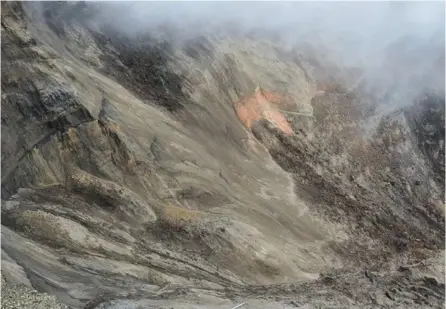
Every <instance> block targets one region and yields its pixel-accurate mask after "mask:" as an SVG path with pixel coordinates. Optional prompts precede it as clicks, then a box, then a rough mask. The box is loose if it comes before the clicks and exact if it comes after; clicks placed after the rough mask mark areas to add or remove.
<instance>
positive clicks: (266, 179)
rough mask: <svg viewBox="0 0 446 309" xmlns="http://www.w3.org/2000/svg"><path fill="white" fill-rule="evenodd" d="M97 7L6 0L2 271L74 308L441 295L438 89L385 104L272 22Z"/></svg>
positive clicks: (422, 300)
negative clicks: (241, 23) (230, 24)
mask: <svg viewBox="0 0 446 309" xmlns="http://www.w3.org/2000/svg"><path fill="white" fill-rule="evenodd" d="M98 7H99V8H100V6H99V5H98V4H83V3H45V4H40V5H33V4H27V3H18V2H10V3H3V2H2V116H1V117H2V137H1V138H2V260H3V263H2V266H3V267H2V275H3V277H4V278H5V280H6V282H7V283H8V286H7V287H9V285H11V286H12V285H13V284H21V285H28V286H32V287H33V288H35V289H37V290H38V291H40V292H47V293H49V294H53V295H55V296H56V297H57V298H58V300H59V301H60V302H62V303H64V304H66V305H69V306H71V307H73V308H81V307H82V306H85V304H86V303H88V302H89V301H90V302H89V305H87V307H88V308H94V305H96V304H97V305H99V304H100V303H102V305H100V306H101V307H100V308H137V307H138V306H142V307H143V308H158V307H159V306H161V305H163V306H168V307H169V306H170V307H174V308H199V307H200V306H201V307H200V308H211V307H215V308H226V307H228V308H229V306H231V304H232V302H235V303H234V304H233V305H236V304H237V302H243V301H244V300H245V301H246V302H247V304H246V306H247V307H246V308H251V307H252V308H254V307H255V308H278V307H280V306H282V307H283V308H286V307H293V306H294V307H299V306H302V308H318V306H324V304H325V305H331V306H336V305H338V306H344V307H351V308H354V307H360V308H364V307H365V306H370V307H376V306H393V307H398V306H400V307H401V308H403V307H404V308H408V307H410V306H413V307H414V308H416V307H417V306H419V305H420V304H423V305H425V306H429V307H440V306H442V302H443V300H444V278H443V276H442V275H441V274H442V272H443V273H444V268H443V266H444V264H442V263H443V255H442V252H443V250H444V234H443V232H444V204H443V196H444V192H443V188H444V95H443V96H441V95H440V96H435V95H429V96H426V97H425V98H420V99H419V100H418V101H417V102H414V104H413V105H411V106H409V107H406V108H403V109H401V110H397V111H396V112H394V113H393V114H389V115H386V116H385V117H382V118H380V119H378V121H377V122H376V121H375V120H374V119H375V118H373V116H374V115H375V109H376V105H375V104H373V102H372V101H373V99H374V98H373V97H372V98H371V97H370V95H369V94H366V93H364V92H363V91H362V90H360V89H353V90H352V89H350V88H349V87H348V85H343V84H342V83H341V84H339V85H336V86H335V87H333V86H331V84H330V85H328V84H327V80H326V79H324V80H323V82H322V81H320V80H319V79H318V76H319V75H320V74H322V72H323V71H322V70H321V69H320V68H319V67H318V65H317V64H316V63H315V62H314V60H312V59H310V58H308V59H306V58H305V57H303V56H297V55H293V54H285V53H283V52H281V51H280V50H278V49H277V47H276V46H275V45H274V44H273V43H271V42H270V41H268V40H256V39H248V38H235V37H230V36H229V37H228V36H224V35H221V36H211V35H209V36H208V37H201V38H198V39H194V40H191V41H187V42H177V41H175V40H173V39H172V40H171V41H169V40H167V41H166V40H164V41H160V40H158V39H156V38H154V37H151V36H150V34H141V35H138V36H128V35H126V34H124V33H120V32H119V31H118V30H116V29H115V28H113V27H111V26H107V25H103V24H97V23H95V20H96V19H95V18H93V17H92V16H91V15H94V14H96V13H97V11H96V10H97V9H98ZM259 85H260V87H258V88H256V87H257V86H259ZM321 89H324V90H325V91H319V90H321ZM348 89H350V90H348ZM280 98H282V100H279V99H280ZM442 117H443V118H442ZM371 121H375V122H376V123H375V125H373V128H374V129H372V130H371V131H370V130H368V127H367V125H366V124H369V123H370V122H371ZM5 261H6V262H5ZM408 264H410V265H412V264H415V265H416V266H411V267H408V266H404V265H408ZM420 265H421V266H420ZM400 266H403V268H399V267H400ZM366 269H369V271H368V272H367V273H366V274H365V273H364V271H365V270H366ZM364 274H365V275H364ZM346 278H347V279H346ZM373 278H375V279H373ZM401 278H404V279H401ZM303 282H305V283H303ZM401 282H403V283H401ZM271 285H272V286H271ZM412 287H413V288H412ZM315 290H318V291H320V294H318V295H317V297H312V295H313V294H314V293H315ZM387 294H388V295H387ZM98 295H106V296H104V297H102V298H97V297H98ZM92 299H93V301H92ZM95 299H96V300H95ZM109 299H115V300H113V301H110V300H109ZM167 299H168V300H167ZM225 306H226V307H225ZM248 306H250V307H248ZM305 306H307V307H305Z"/></svg>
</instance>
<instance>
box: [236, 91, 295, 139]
mask: <svg viewBox="0 0 446 309" xmlns="http://www.w3.org/2000/svg"><path fill="white" fill-rule="evenodd" d="M234 106H235V109H236V111H237V115H238V117H239V119H240V121H241V122H242V123H243V125H244V126H245V127H247V128H249V129H250V128H251V126H252V124H253V123H254V122H255V121H258V120H261V119H266V120H268V121H269V122H271V123H272V124H274V125H275V126H276V127H277V128H278V129H280V130H281V131H283V132H284V133H285V134H288V135H290V134H292V133H293V130H292V129H291V126H290V124H289V123H288V121H287V120H286V118H285V116H284V115H283V114H282V113H280V112H279V110H278V109H291V108H292V107H294V106H295V105H294V103H293V102H292V101H291V100H290V99H287V98H284V97H282V96H280V95H277V94H274V93H271V92H267V91H264V90H262V89H260V88H259V87H258V88H257V89H256V91H255V93H254V94H253V95H252V96H249V97H245V98H242V99H241V100H240V101H238V102H236V103H234Z"/></svg>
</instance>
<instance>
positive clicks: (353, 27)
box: [94, 1, 445, 107]
mask: <svg viewBox="0 0 446 309" xmlns="http://www.w3.org/2000/svg"><path fill="white" fill-rule="evenodd" d="M94 5H95V6H96V7H97V8H98V9H97V12H99V13H98V14H97V16H95V18H96V22H99V23H101V24H107V25H111V26H112V27H114V28H115V29H118V30H119V31H122V32H124V33H126V34H127V35H136V34H141V33H148V34H150V35H151V36H153V37H158V38H159V39H162V40H170V41H175V42H176V43H181V42H186V41H188V40H190V39H193V38H196V37H199V36H202V35H205V36H206V35H207V36H209V35H215V34H218V35H220V36H237V37H244V36H246V37H247V36H251V37H252V35H253V34H254V35H255V38H256V39H263V38H264V39H267V40H273V41H274V44H276V45H277V46H278V47H279V48H280V49H281V50H283V51H290V50H293V51H294V52H297V53H305V52H306V53H307V54H311V55H306V56H311V57H315V58H318V61H320V62H321V63H322V65H326V66H332V67H333V66H334V67H336V68H338V69H339V70H344V69H349V68H354V69H356V70H357V71H360V72H361V74H360V75H358V76H356V77H355V80H353V81H350V83H351V85H348V86H349V87H351V88H355V87H358V85H359V86H360V87H361V88H362V89H364V90H366V91H369V92H373V93H374V95H375V96H378V97H380V98H381V99H382V100H383V101H385V102H383V104H387V105H389V106H390V105H391V106H397V107H399V106H402V105H404V104H410V103H411V102H412V101H413V100H414V99H416V98H417V97H419V96H420V95H421V94H422V93H424V92H426V91H429V92H432V91H434V92H439V93H444V82H445V79H444V49H445V16H444V15H445V13H444V12H445V5H444V3H443V2H428V1H422V2H421V1H420V2H360V1H358V2H337V1H334V2H182V1H180V2H170V1H167V2H97V3H94ZM160 26H163V28H162V27H160ZM166 29H169V31H168V32H166ZM308 46H311V48H310V49H306V47H308ZM304 50H306V51H304ZM443 95H444V94H443Z"/></svg>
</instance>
